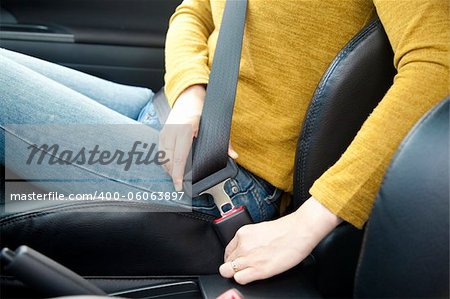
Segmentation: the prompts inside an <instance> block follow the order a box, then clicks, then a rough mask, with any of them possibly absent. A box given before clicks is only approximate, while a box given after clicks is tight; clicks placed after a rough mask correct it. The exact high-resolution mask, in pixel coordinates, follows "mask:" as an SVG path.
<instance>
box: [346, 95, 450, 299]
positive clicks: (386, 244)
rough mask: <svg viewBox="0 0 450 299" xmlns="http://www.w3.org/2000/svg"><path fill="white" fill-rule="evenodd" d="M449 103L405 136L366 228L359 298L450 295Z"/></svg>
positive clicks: (361, 257)
mask: <svg viewBox="0 0 450 299" xmlns="http://www.w3.org/2000/svg"><path fill="white" fill-rule="evenodd" d="M449 103H450V97H448V98H447V99H446V100H444V101H442V102H441V103H440V104H438V106H436V107H435V108H434V109H432V110H431V111H430V112H429V113H427V114H426V115H425V116H424V117H423V118H422V119H421V120H420V121H419V123H418V124H417V125H416V126H415V127H414V128H413V129H412V130H411V132H410V133H409V135H408V136H407V137H406V138H405V140H404V141H403V143H402V144H401V146H400V147H399V150H398V151H397V154H396V156H395V157H394V159H393V160H392V162H391V166H390V168H389V170H388V171H387V173H386V176H385V178H384V182H383V184H382V187H381V188H380V191H379V193H378V197H377V200H376V202H375V206H374V209H373V211H372V215H371V217H370V220H369V222H368V224H367V227H366V233H365V236H364V241H363V248H362V250H361V256H360V261H359V266H358V270H357V274H356V281H355V296H356V297H357V298H386V297H389V298H421V297H422V298H423V297H425V298H448V297H449V106H450V105H449Z"/></svg>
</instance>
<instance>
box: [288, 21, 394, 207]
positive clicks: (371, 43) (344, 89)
mask: <svg viewBox="0 0 450 299" xmlns="http://www.w3.org/2000/svg"><path fill="white" fill-rule="evenodd" d="M395 74H396V70H395V68H394V65H393V52H392V48H391V46H390V43H389V40H388V38H387V36H386V33H385V32H384V29H383V26H382V25H381V23H380V21H379V20H378V19H377V20H374V21H373V22H371V23H370V24H369V25H368V26H367V27H366V28H365V29H363V30H362V31H361V32H360V33H358V34H357V35H356V36H355V37H354V38H353V39H352V40H351V41H350V42H349V43H348V44H347V45H346V46H345V47H344V48H343V49H342V50H341V52H340V53H339V54H338V55H337V56H336V58H335V59H334V61H333V62H332V63H331V65H330V66H329V68H328V70H327V71H326V72H325V74H324V75H323V77H322V79H321V81H320V83H319V85H318V87H317V88H316V91H315V92H314V95H313V98H312V100H311V104H310V106H309V108H308V112H307V115H306V118H305V122H304V124H303V128H302V132H301V135H300V139H299V141H298V145H297V155H296V159H295V160H296V162H295V172H294V175H295V177H294V205H295V207H297V206H299V205H300V204H302V203H303V202H304V201H305V200H307V199H308V198H309V196H310V195H309V188H310V187H311V186H312V184H313V183H314V181H315V180H316V179H317V178H319V177H320V176H321V175H322V173H324V172H325V171H326V170H327V169H328V168H329V167H330V166H332V165H333V164H334V163H335V162H336V161H337V160H338V159H339V157H340V156H341V155H342V153H343V152H344V151H345V150H346V149H347V147H348V145H349V144H350V143H351V141H352V140H353V138H354V137H355V135H356V133H357V132H358V131H359V129H360V128H361V126H362V124H363V122H364V121H365V120H366V119H367V117H368V116H369V114H370V113H371V112H372V110H373V109H374V108H375V107H376V106H377V104H378V102H379V101H380V100H381V99H382V98H383V96H384V94H385V93H386V91H387V90H388V89H389V87H390V86H391V85H392V82H393V78H394V75H395Z"/></svg>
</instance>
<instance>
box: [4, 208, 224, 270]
mask: <svg viewBox="0 0 450 299" xmlns="http://www.w3.org/2000/svg"><path fill="white" fill-rule="evenodd" d="M105 210H106V211H105ZM155 211H157V206H156V205H153V204H149V203H140V202H127V201H124V202H120V201H119V202H107V201H105V202H84V203H80V202H77V203H72V204H62V205H58V206H56V207H50V208H43V209H38V210H33V211H30V212H24V213H19V214H14V215H11V216H5V217H3V218H2V219H0V225H1V236H2V240H1V243H2V246H5V247H9V248H13V249H15V248H16V247H18V246H19V245H23V244H26V245H29V246H30V247H32V248H33V249H35V250H38V251H40V252H41V253H44V254H45V255H47V256H49V257H51V258H53V259H55V260H56V261H58V262H60V263H62V264H63V265H65V266H67V267H68V268H70V269H72V270H74V271H75V272H77V273H79V274H81V275H88V276H94V275H95V276H114V275H115V276H126V275H135V276H146V275H147V276H148V275H187V274H210V273H215V272H216V271H217V267H218V265H220V262H221V261H222V260H223V247H222V245H221V244H220V242H219V240H218V238H217V235H216V234H215V232H214V230H213V228H212V226H211V225H210V222H211V221H212V217H209V216H207V215H203V214H199V213H176V212H155Z"/></svg>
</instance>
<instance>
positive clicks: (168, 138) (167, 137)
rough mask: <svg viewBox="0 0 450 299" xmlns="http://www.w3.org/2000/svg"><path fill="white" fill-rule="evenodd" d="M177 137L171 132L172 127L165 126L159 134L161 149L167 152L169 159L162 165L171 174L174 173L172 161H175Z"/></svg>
mask: <svg viewBox="0 0 450 299" xmlns="http://www.w3.org/2000/svg"><path fill="white" fill-rule="evenodd" d="M175 143H176V139H175V137H174V134H172V132H170V129H169V128H167V127H164V128H163V130H162V131H161V133H160V135H159V146H158V148H159V150H160V151H163V152H164V153H166V158H167V159H168V162H167V163H164V164H163V165H162V166H163V168H164V170H165V171H166V172H167V173H168V174H169V175H170V176H171V175H172V163H173V154H174V150H175Z"/></svg>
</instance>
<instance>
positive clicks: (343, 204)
mask: <svg viewBox="0 0 450 299" xmlns="http://www.w3.org/2000/svg"><path fill="white" fill-rule="evenodd" d="M309 193H310V194H311V195H312V196H313V197H314V198H315V199H316V200H317V201H318V202H320V203H321V204H322V205H323V206H325V207H326V208H327V209H328V210H330V211H331V212H332V213H333V214H335V215H336V216H338V217H340V218H341V219H342V220H344V221H346V222H348V223H350V224H351V225H353V226H355V227H356V228H358V229H362V228H363V226H364V223H365V222H366V221H367V219H368V218H369V213H365V212H364V211H362V210H361V209H354V208H353V204H351V202H352V201H353V200H351V199H347V198H345V199H343V198H341V199H338V198H337V197H336V194H338V193H337V192H336V191H335V190H333V188H328V187H327V184H326V183H325V182H322V181H321V179H320V178H319V179H318V180H317V181H316V182H315V183H314V184H313V186H312V187H311V189H310V190H309Z"/></svg>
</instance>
